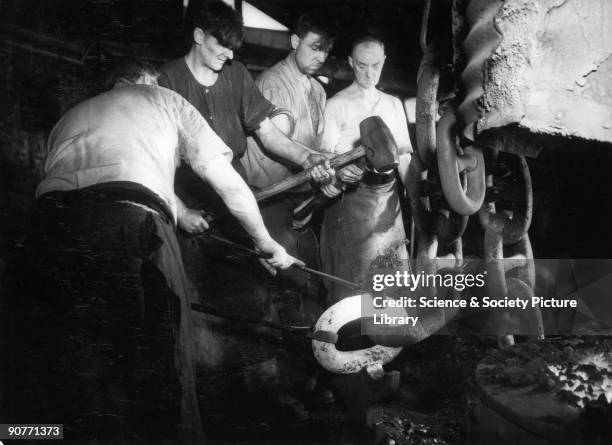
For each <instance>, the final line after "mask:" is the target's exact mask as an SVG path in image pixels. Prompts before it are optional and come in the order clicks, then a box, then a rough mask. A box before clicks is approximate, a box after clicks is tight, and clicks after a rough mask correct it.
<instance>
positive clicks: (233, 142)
mask: <svg viewBox="0 0 612 445" xmlns="http://www.w3.org/2000/svg"><path fill="white" fill-rule="evenodd" d="M192 36H193V43H192V45H191V49H190V50H189V52H188V53H187V54H186V55H185V56H184V57H181V58H180V59H176V60H173V61H171V62H168V63H167V64H165V65H164V66H163V67H162V68H161V75H160V77H159V84H160V85H161V86H164V87H166V88H170V89H171V90H174V91H176V92H178V93H179V94H180V95H182V96H183V97H185V98H186V99H187V100H188V101H189V102H190V103H191V104H193V105H194V106H195V107H196V109H198V111H200V113H202V116H204V118H205V119H206V121H207V122H208V123H209V124H210V126H211V127H212V128H213V129H214V130H215V132H216V133H217V134H218V135H219V136H220V137H221V139H222V140H223V141H224V142H225V143H226V144H227V145H228V146H229V147H230V148H231V149H232V152H233V154H234V159H233V162H232V165H233V166H234V168H236V170H237V171H238V172H239V173H241V174H243V173H244V170H243V168H242V166H241V164H240V158H241V157H242V155H243V154H244V152H245V150H246V145H247V142H246V134H245V131H246V132H254V133H255V134H256V135H257V137H258V138H259V139H260V140H261V142H262V143H263V144H264V146H265V147H266V148H267V149H268V150H269V151H270V152H272V153H274V155H275V156H277V157H279V158H281V159H284V160H285V161H286V162H288V163H290V164H292V165H294V166H296V167H300V168H308V167H312V166H314V165H315V164H318V163H323V162H325V161H326V159H327V158H326V157H325V156H323V155H321V154H320V153H317V152H316V151H315V150H313V149H312V148H310V147H308V146H305V145H302V144H299V143H296V142H294V141H292V140H290V139H289V138H287V137H286V136H285V135H284V134H283V133H282V132H281V131H279V130H278V129H277V128H276V126H274V124H272V122H271V121H270V119H269V117H268V116H269V115H270V114H271V113H272V111H273V110H274V105H272V104H271V103H270V102H269V101H268V100H266V98H265V97H264V96H262V94H261V93H260V92H259V90H258V89H257V87H256V86H255V84H254V83H253V80H252V78H251V76H250V74H249V73H248V71H247V70H246V68H245V67H244V65H242V64H241V63H240V62H237V61H233V58H234V51H235V50H237V49H238V48H239V47H240V44H241V43H242V37H243V31H242V18H241V17H240V15H239V14H238V13H237V12H236V11H234V10H233V9H232V8H231V7H230V6H228V5H226V4H225V3H223V2H221V1H219V0H214V1H211V2H208V3H207V4H206V5H205V6H204V8H201V9H199V10H198V11H195V16H194V27H193V35H192ZM330 173H331V171H330V170H329V169H325V168H323V167H317V168H316V169H315V171H314V172H313V179H315V180H318V181H321V180H324V179H327V178H328V177H329V176H330ZM177 181H178V183H177V191H178V193H179V196H180V197H181V199H183V198H185V200H187V202H186V204H187V205H188V206H194V207H197V206H201V205H202V203H203V202H206V201H207V198H206V196H207V195H208V194H207V193H205V192H203V193H197V190H196V189H200V190H205V189H204V188H203V187H201V185H202V184H198V182H197V181H195V182H194V181H193V175H189V173H184V172H181V173H180V174H179V176H178V177H177ZM207 204H209V205H210V203H207ZM180 212H181V214H182V216H183V218H182V220H183V222H179V224H180V225H181V228H182V229H183V230H184V231H186V232H188V233H191V234H194V233H198V231H197V230H194V223H193V222H194V221H197V222H199V223H201V222H202V219H203V216H202V214H201V212H200V211H197V210H193V209H190V208H187V207H185V206H181V209H180Z"/></svg>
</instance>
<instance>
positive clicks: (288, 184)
mask: <svg viewBox="0 0 612 445" xmlns="http://www.w3.org/2000/svg"><path fill="white" fill-rule="evenodd" d="M364 155H365V147H364V146H362V145H361V146H359V147H357V148H355V149H353V150H351V151H347V152H346V153H342V154H340V155H338V156H335V157H333V158H332V159H330V161H329V163H330V165H331V166H332V168H338V167H342V166H344V165H346V164H348V163H350V162H352V161H354V160H356V159H359V158H361V157H362V156H364ZM311 171H312V168H309V169H307V170H304V171H301V172H299V173H297V174H295V175H293V176H289V177H288V178H287V179H283V180H282V181H280V182H277V183H276V184H272V185H271V186H269V187H266V188H264V189H262V190H260V191H258V192H257V193H255V199H256V200H257V201H261V200H262V199H266V198H269V197H270V196H274V195H278V194H279V193H282V192H284V191H287V190H289V189H292V188H293V187H295V186H298V185H300V184H303V183H305V182H307V181H308V180H309V179H310V172H311Z"/></svg>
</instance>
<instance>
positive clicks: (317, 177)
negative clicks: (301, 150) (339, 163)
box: [302, 153, 336, 183]
mask: <svg viewBox="0 0 612 445" xmlns="http://www.w3.org/2000/svg"><path fill="white" fill-rule="evenodd" d="M302 168H303V169H304V170H306V169H309V168H312V171H311V172H310V176H311V177H312V179H313V181H314V182H316V183H321V182H324V181H327V180H329V179H330V178H331V177H333V176H334V175H335V174H336V171H335V170H334V169H333V168H332V167H331V165H330V164H329V157H328V156H327V155H325V154H323V153H310V154H309V155H308V157H306V159H305V160H304V162H302Z"/></svg>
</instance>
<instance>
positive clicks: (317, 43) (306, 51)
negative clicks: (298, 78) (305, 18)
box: [291, 31, 332, 75]
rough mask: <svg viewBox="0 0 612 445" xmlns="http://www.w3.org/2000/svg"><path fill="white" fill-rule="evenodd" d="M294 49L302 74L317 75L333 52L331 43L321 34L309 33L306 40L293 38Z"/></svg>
mask: <svg viewBox="0 0 612 445" xmlns="http://www.w3.org/2000/svg"><path fill="white" fill-rule="evenodd" d="M291 43H292V45H293V49H295V61H296V64H297V67H298V69H299V70H300V72H301V73H302V74H309V75H312V74H315V73H316V72H317V71H319V69H321V66H323V62H325V59H327V55H328V54H329V51H330V50H331V47H332V45H331V43H329V42H326V41H325V40H324V39H322V38H321V36H320V35H319V34H315V33H313V32H310V31H309V32H308V33H307V34H306V35H305V36H304V38H299V37H298V36H297V35H295V34H294V35H293V36H292V37H291Z"/></svg>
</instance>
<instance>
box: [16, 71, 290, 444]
mask: <svg viewBox="0 0 612 445" xmlns="http://www.w3.org/2000/svg"><path fill="white" fill-rule="evenodd" d="M145 71H146V72H145V73H144V75H143V76H139V77H138V78H128V79H126V78H124V79H123V81H122V82H119V83H117V84H116V86H115V88H113V89H112V90H111V91H108V92H106V93H103V94H100V95H98V96H96V97H93V98H91V99H89V100H86V101H85V102H82V103H81V104H79V105H77V106H76V107H74V108H73V109H71V110H69V111H68V112H67V113H66V114H65V115H64V116H63V117H62V119H61V120H60V121H59V122H58V124H57V125H56V126H55V128H54V129H53V131H52V132H51V135H50V137H49V142H48V147H49V153H48V157H47V159H46V162H45V166H44V171H45V177H44V179H43V181H42V182H41V183H40V185H39V187H38V189H37V191H36V195H37V199H36V201H35V203H34V206H33V211H32V215H33V218H32V224H33V227H32V235H31V237H30V242H29V245H30V246H31V248H32V249H34V251H33V252H31V255H30V257H31V258H33V259H34V261H35V264H34V267H35V268H36V269H37V270H38V271H39V272H40V275H41V276H42V277H46V279H48V280H49V283H53V284H50V286H48V288H54V287H55V286H58V287H57V288H58V289H61V290H60V291H59V292H58V294H57V295H52V296H48V295H46V293H45V291H46V290H48V289H42V291H41V295H40V296H36V297H35V302H36V303H35V304H34V305H33V308H34V309H37V310H33V311H32V315H31V316H32V317H40V319H39V320H36V321H35V322H32V323H31V326H34V327H36V328H37V329H40V331H38V330H37V329H33V330H32V331H31V332H27V337H28V339H23V341H24V345H25V347H24V351H26V352H22V353H23V354H24V358H23V360H24V361H25V362H26V363H25V364H26V365H27V366H24V369H25V370H27V373H25V372H24V374H25V376H26V377H24V379H25V381H27V382H29V383H32V382H30V380H29V378H28V377H27V376H30V377H31V379H32V381H33V380H35V379H37V380H36V382H34V383H32V384H31V385H28V384H26V385H25V388H27V389H26V390H25V391H26V392H27V391H31V394H30V393H28V394H21V396H22V400H25V401H28V402H27V403H24V404H23V405H22V406H21V408H19V409H21V410H22V411H21V413H22V416H21V417H19V418H20V419H21V421H24V422H37V421H39V419H45V421H48V422H51V423H62V424H64V428H65V432H64V434H66V436H65V437H67V438H69V439H70V440H71V441H72V442H75V443H86V442H87V443H89V442H90V441H100V442H105V443H128V442H129V443H157V442H160V441H161V442H166V441H167V442H171V443H178V442H179V441H180V442H184V443H203V432H202V425H201V420H200V419H201V417H200V414H199V410H198V405H197V397H196V393H195V363H194V342H193V324H192V319H191V309H190V302H189V299H188V297H187V288H186V277H185V271H184V267H183V261H182V258H181V253H180V249H179V246H178V242H177V239H176V225H177V221H179V220H180V218H181V214H180V212H179V211H178V210H177V201H176V197H175V195H174V172H175V169H176V167H177V166H178V164H179V162H180V160H181V159H183V160H185V161H186V162H187V163H188V164H189V165H190V166H191V168H192V169H193V170H194V172H195V173H196V174H197V175H199V176H200V177H201V178H202V179H203V180H205V181H207V182H208V183H209V184H210V185H211V186H212V187H213V188H214V190H215V191H216V192H217V193H218V194H219V195H220V197H221V198H222V200H223V201H224V202H225V204H226V205H227V207H228V208H229V210H230V211H231V212H232V213H233V215H234V216H235V217H236V218H237V219H238V221H239V222H240V223H241V224H242V226H243V227H244V229H245V230H246V231H247V233H248V234H249V235H250V236H251V238H252V240H253V243H254V245H255V247H256V248H257V249H259V250H260V251H261V252H262V253H264V254H267V255H269V258H268V259H266V260H262V264H263V265H264V266H265V267H266V268H268V269H269V270H270V271H272V272H274V271H275V269H276V268H280V269H285V268H288V267H289V266H291V265H292V264H294V263H299V262H298V261H297V260H296V259H294V258H293V257H291V256H290V255H288V254H287V253H286V251H285V249H284V248H283V247H282V246H280V245H279V244H278V243H277V242H276V241H274V240H273V239H272V238H271V237H270V235H269V233H268V231H267V230H266V228H265V226H264V224H263V220H262V218H261V215H260V213H259V209H258V207H257V203H256V201H255V198H254V196H253V194H252V193H251V191H250V189H249V188H248V186H247V185H246V184H245V182H244V181H243V180H242V178H241V177H240V175H239V174H238V173H237V172H236V171H235V170H234V168H233V167H232V165H231V160H232V152H231V150H230V149H229V148H228V146H227V145H226V144H225V143H224V142H223V141H222V140H221V139H220V138H219V136H217V134H216V133H215V132H214V131H213V130H212V129H211V128H210V126H209V125H208V123H207V122H206V121H205V120H204V118H203V117H202V116H201V115H200V113H199V112H198V111H197V110H196V109H195V108H194V107H193V106H192V105H191V104H190V103H189V102H187V101H186V100H185V99H184V98H182V97H181V96H180V95H179V94H177V93H175V92H173V91H171V90H169V89H166V88H162V87H159V86H157V85H156V84H153V85H151V84H148V85H147V84H143V83H155V82H154V79H155V73H154V69H153V68H152V67H150V66H149V67H148V68H146V69H145ZM205 228H206V227H205V224H204V223H202V227H200V228H198V230H199V231H203V230H204V229H205ZM41 282H45V279H41ZM56 283H57V284H56ZM43 294H44V295H43ZM58 297H59V298H58ZM41 308H42V309H41ZM37 314H38V315H37ZM50 321H52V323H51V324H49V322H50ZM43 331H44V332H43ZM41 339H44V341H43V343H42V344H41V343H40V342H41ZM30 347H31V348H32V349H31V350H32V351H33V352H32V353H28V352H27V351H30V349H29V348H30ZM41 348H42V350H41ZM45 356H46V358H45ZM33 397H35V399H34V398H33ZM32 400H36V403H31V401H32ZM16 403H17V402H16ZM24 407H25V411H23V410H24ZM19 409H17V411H16V412H19Z"/></svg>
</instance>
